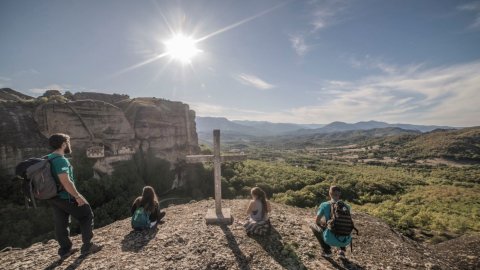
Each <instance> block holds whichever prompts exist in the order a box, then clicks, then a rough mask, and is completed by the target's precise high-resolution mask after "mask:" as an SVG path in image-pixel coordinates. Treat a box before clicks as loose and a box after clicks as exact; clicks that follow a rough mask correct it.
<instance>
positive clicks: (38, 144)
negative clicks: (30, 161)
mask: <svg viewBox="0 0 480 270" xmlns="http://www.w3.org/2000/svg"><path fill="white" fill-rule="evenodd" d="M33 111H34V107H33V106H32V104H24V103H20V102H2V103H0V168H1V169H4V170H6V172H7V173H10V174H11V173H12V172H13V170H14V168H15V166H16V164H17V163H18V162H19V161H21V160H23V159H24V158H25V157H30V156H38V155H42V154H45V153H47V152H48V147H47V146H48V142H47V139H46V138H45V136H43V134H41V133H40V132H39V128H38V125H37V123H36V122H35V120H34V119H33Z"/></svg>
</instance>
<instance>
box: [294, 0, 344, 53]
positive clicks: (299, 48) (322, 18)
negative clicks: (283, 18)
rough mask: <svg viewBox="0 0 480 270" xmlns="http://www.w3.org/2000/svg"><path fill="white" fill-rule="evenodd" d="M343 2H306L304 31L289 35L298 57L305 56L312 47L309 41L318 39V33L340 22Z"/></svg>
mask: <svg viewBox="0 0 480 270" xmlns="http://www.w3.org/2000/svg"><path fill="white" fill-rule="evenodd" d="M345 7H346V4H345V2H344V1H338V0H320V1H316V0H313V1H309V2H307V9H308V13H307V14H306V16H307V17H308V21H307V25H305V27H304V29H301V30H299V31H297V32H296V34H291V35H289V40H290V44H291V46H292V48H293V50H294V51H295V53H296V54H297V55H298V56H301V57H303V56H305V55H306V54H307V53H308V52H309V51H310V50H311V48H312V47H313V46H312V45H311V43H312V42H311V40H312V39H315V38H317V37H318V35H319V32H320V31H321V30H323V29H325V28H327V27H329V26H331V25H334V24H336V23H338V22H339V21H341V20H340V19H338V18H339V16H338V14H339V13H341V12H342V11H343V10H345Z"/></svg>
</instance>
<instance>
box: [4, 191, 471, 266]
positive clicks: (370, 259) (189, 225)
mask: <svg viewBox="0 0 480 270" xmlns="http://www.w3.org/2000/svg"><path fill="white" fill-rule="evenodd" d="M247 203H248V201H247V200H225V201H224V206H226V207H231V209H232V212H233V215H234V217H235V218H236V221H235V222H234V224H233V225H231V226H215V225H213V226H207V225H206V224H205V220H204V215H205V212H206V210H207V208H211V207H213V205H214V202H213V200H208V201H200V202H192V203H189V204H184V205H178V206H171V207H169V208H167V209H165V210H166V212H167V215H166V218H165V221H164V223H162V224H160V225H159V226H158V228H157V229H153V230H150V231H143V232H133V231H132V230H131V227H130V220H129V219H125V220H121V221H117V222H115V223H112V224H110V225H108V226H106V227H103V228H100V229H97V230H95V237H94V240H95V241H96V242H97V243H99V244H101V245H103V249H102V250H101V251H100V252H98V253H96V254H92V255H90V256H87V257H86V258H80V257H79V254H78V253H76V254H74V255H72V256H71V257H70V258H68V259H66V260H64V261H59V260H58V257H57V255H56V250H57V247H58V246H57V244H56V242H55V241H54V240H50V241H48V242H46V243H44V244H42V243H37V244H34V245H32V246H31V247H29V248H27V249H24V250H11V251H7V252H4V253H2V254H1V256H0V268H2V269H54V268H56V269H182V270H183V269H475V267H476V266H478V261H479V257H478V256H479V255H480V252H479V249H478V243H479V240H480V239H479V238H478V237H477V238H476V242H475V244H476V246H473V247H474V248H473V250H471V251H470V253H469V256H471V257H472V256H473V258H475V259H472V260H471V261H470V262H469V263H468V264H458V260H454V259H452V260H450V258H456V257H461V256H462V254H460V253H459V252H461V251H457V250H450V254H443V253H442V254H437V252H436V246H424V245H422V244H418V243H416V242H414V241H412V240H410V239H408V238H405V237H403V236H401V234H400V233H398V232H396V231H394V230H392V229H391V228H390V227H388V226H387V225H386V224H385V223H384V222H382V221H380V220H379V219H376V218H374V217H371V216H369V215H366V214H363V213H354V214H353V216H354V220H355V221H356V226H357V227H358V229H359V231H360V234H359V235H358V236H354V246H353V253H352V252H351V251H350V248H349V249H347V254H346V255H347V259H340V258H337V257H333V258H329V259H325V258H323V257H322V256H321V249H320V246H319V244H318V242H317V240H316V239H315V238H314V236H313V235H312V233H311V231H310V230H309V228H308V223H309V222H311V221H312V215H313V211H312V210H311V209H299V208H295V207H290V206H286V205H283V204H275V203H273V204H272V206H273V212H272V213H271V215H270V216H271V222H272V225H273V230H272V233H271V234H270V235H268V236H263V237H249V236H247V235H246V233H245V231H244V229H243V226H242V225H241V224H240V222H241V221H242V219H243V218H244V217H245V214H244V212H245V208H246V206H247ZM73 242H74V246H76V247H79V246H80V245H81V241H80V237H79V236H75V237H73ZM472 245H473V244H472ZM475 247H477V248H475ZM475 263H476V264H475ZM477 269H478V268H477Z"/></svg>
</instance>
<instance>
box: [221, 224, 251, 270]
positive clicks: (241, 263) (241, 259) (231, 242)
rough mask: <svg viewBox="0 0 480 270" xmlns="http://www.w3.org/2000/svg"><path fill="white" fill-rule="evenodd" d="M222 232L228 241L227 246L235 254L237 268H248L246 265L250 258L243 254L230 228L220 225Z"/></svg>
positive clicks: (248, 269)
mask: <svg viewBox="0 0 480 270" xmlns="http://www.w3.org/2000/svg"><path fill="white" fill-rule="evenodd" d="M220 227H221V228H222V231H223V233H224V234H225V237H226V238H227V241H228V247H229V248H230V249H231V250H232V252H233V254H234V255H235V260H236V261H237V263H238V268H240V269H242V270H250V266H249V265H248V264H249V262H250V260H249V259H248V258H247V257H246V256H245V254H243V251H242V250H241V249H240V247H239V246H238V243H237V240H236V239H235V236H234V235H233V233H232V231H230V228H228V226H227V225H221V226H220Z"/></svg>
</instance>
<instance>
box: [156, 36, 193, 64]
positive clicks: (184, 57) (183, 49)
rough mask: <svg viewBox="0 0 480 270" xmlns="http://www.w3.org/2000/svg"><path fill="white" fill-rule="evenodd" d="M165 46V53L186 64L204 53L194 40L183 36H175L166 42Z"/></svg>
mask: <svg viewBox="0 0 480 270" xmlns="http://www.w3.org/2000/svg"><path fill="white" fill-rule="evenodd" d="M164 44H165V50H166V51H165V53H166V54H167V55H170V57H172V58H173V59H175V60H178V61H180V62H182V63H184V64H186V63H190V62H191V60H192V58H193V57H195V55H197V54H198V53H199V52H202V50H199V49H198V48H197V46H196V41H195V40H194V39H193V38H191V37H187V36H185V35H183V34H176V35H174V36H173V37H172V38H171V39H169V40H167V41H165V42H164Z"/></svg>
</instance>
